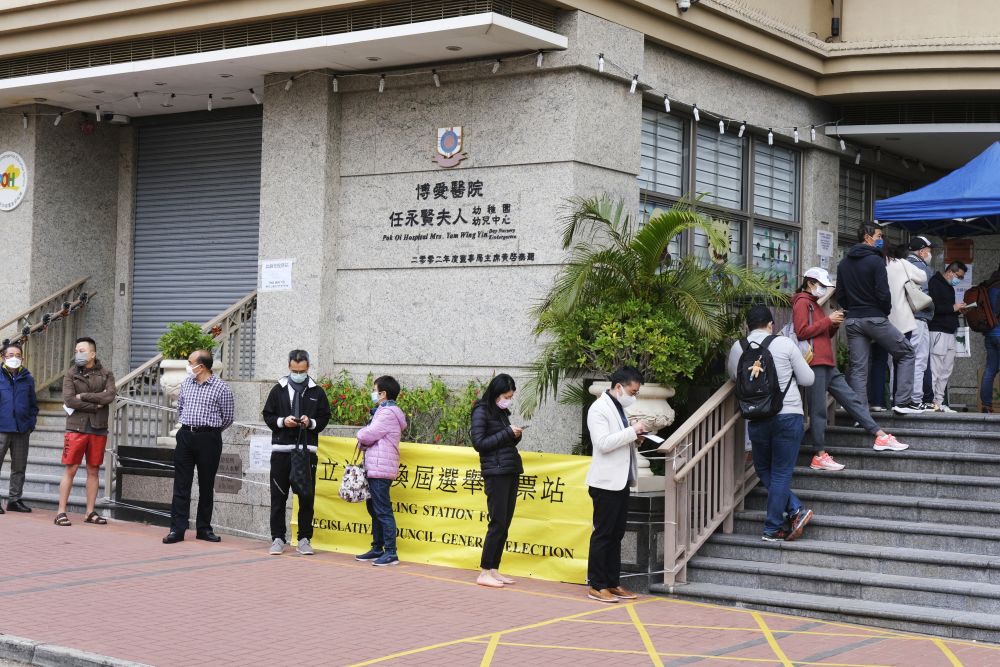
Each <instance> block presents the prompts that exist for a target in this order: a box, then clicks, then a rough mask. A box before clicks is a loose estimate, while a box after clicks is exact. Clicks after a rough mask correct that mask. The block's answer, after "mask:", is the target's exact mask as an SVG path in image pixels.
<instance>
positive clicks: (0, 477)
mask: <svg viewBox="0 0 1000 667" xmlns="http://www.w3.org/2000/svg"><path fill="white" fill-rule="evenodd" d="M61 480H62V474H58V475H52V474H43V475H25V479H24V493H25V495H27V493H28V491H31V492H34V493H40V494H49V495H54V496H56V497H57V498H58V496H59V482H60V481H61ZM100 480H101V481H100V485H99V486H100V488H101V489H102V490H103V489H104V470H103V469H102V470H101V476H100ZM9 484H10V472H9V471H7V470H4V471H3V472H2V473H0V485H2V492H0V495H2V496H4V497H5V498H6V497H7V495H8V493H9V489H8V485H9ZM86 484H87V471H86V470H77V471H76V476H74V477H73V488H72V489H71V490H70V495H82V494H83V493H84V492H85V490H86Z"/></svg>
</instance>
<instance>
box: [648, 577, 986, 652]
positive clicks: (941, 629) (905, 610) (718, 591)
mask: <svg viewBox="0 0 1000 667" xmlns="http://www.w3.org/2000/svg"><path fill="white" fill-rule="evenodd" d="M650 590H651V591H652V592H655V593H666V594H671V595H673V596H675V597H679V598H685V599H691V600H697V601H701V602H711V603H716V604H718V603H722V604H728V605H737V606H741V607H749V608H752V609H759V610H761V611H769V612H775V613H782V614H794V615H796V616H809V617H813V618H823V619H829V620H836V621H839V622H842V623H857V624H859V625H872V626H878V627H885V628H891V629H894V630H902V631H907V632H921V633H926V634H932V635H938V636H944V637H952V638H955V639H968V640H978V641H988V642H1000V615H997V614H984V613H977V612H967V611H956V610H952V609H942V608H938V607H924V606H919V605H909V604H893V603H887V602H875V601H871V600H857V599H851V598H839V597H833V596H829V595H816V594H812V593H789V592H786V591H772V590H765V589H753V588H744V587H742V586H725V585H721V584H706V583H690V584H682V585H678V586H674V587H672V588H671V587H667V586H664V585H663V584H653V585H652V586H650Z"/></svg>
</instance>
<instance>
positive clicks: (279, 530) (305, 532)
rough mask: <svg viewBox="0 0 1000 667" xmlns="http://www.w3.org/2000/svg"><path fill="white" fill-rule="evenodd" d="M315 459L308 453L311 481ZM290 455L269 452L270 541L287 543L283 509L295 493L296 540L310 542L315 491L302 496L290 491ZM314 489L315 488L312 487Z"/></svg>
mask: <svg viewBox="0 0 1000 667" xmlns="http://www.w3.org/2000/svg"><path fill="white" fill-rule="evenodd" d="M316 464H317V458H316V453H315V452H309V467H310V468H312V472H313V479H315V478H316ZM291 475H292V453H291V452H271V539H272V540H273V539H275V538H278V537H280V538H281V539H282V540H283V541H284V542H287V541H288V535H287V533H286V532H285V507H286V506H287V505H288V496H289V495H290V494H291V493H292V491H295V493H296V494H297V495H298V497H299V529H298V539H300V540H311V539H312V536H313V503H314V502H315V500H316V495H315V491H314V492H313V493H311V494H309V495H303V494H301V493H299V492H298V490H297V489H292V488H291V486H292V482H291ZM313 488H314V489H315V487H313Z"/></svg>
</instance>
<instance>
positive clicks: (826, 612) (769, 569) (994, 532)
mask: <svg viewBox="0 0 1000 667" xmlns="http://www.w3.org/2000/svg"><path fill="white" fill-rule="evenodd" d="M875 417H876V421H879V423H880V424H881V425H882V427H883V428H884V429H885V430H887V431H889V432H890V433H893V434H895V435H896V437H897V438H899V440H900V441H901V442H906V443H909V444H910V449H909V450H908V451H905V452H899V453H896V452H876V451H874V450H873V449H872V448H871V446H872V438H871V437H870V436H869V435H868V434H867V433H864V432H863V431H861V430H860V429H856V428H853V427H852V426H851V425H850V420H848V418H847V416H846V415H845V414H843V413H838V418H837V425H836V426H832V427H831V428H830V429H829V431H828V438H827V444H828V450H829V451H830V453H831V455H833V457H834V458H835V459H836V460H837V461H839V462H840V463H843V464H845V465H846V466H847V468H846V469H845V470H843V471H841V472H826V471H815V470H811V469H810V468H809V459H810V458H811V454H807V453H805V452H803V454H802V455H801V457H800V459H799V465H798V467H797V468H796V471H795V477H794V479H793V483H792V486H793V488H794V489H795V491H796V493H797V494H798V495H799V497H800V498H801V499H802V501H803V503H804V504H805V505H806V506H807V507H809V508H811V509H812V510H813V511H814V512H815V513H816V515H815V517H814V519H813V520H812V522H811V523H810V525H809V527H808V528H807V529H806V533H805V535H804V537H803V538H802V539H801V540H799V541H796V542H783V543H766V542H762V541H761V539H760V535H761V529H762V525H763V521H764V509H765V507H766V505H765V503H766V492H765V491H764V490H763V489H762V488H760V487H758V488H757V489H755V490H754V491H752V492H751V494H750V495H749V496H748V497H747V499H746V502H745V509H744V510H742V511H739V512H737V514H736V520H735V529H734V531H733V533H732V534H729V535H726V534H722V533H721V531H720V532H717V533H716V534H715V535H713V536H712V538H711V539H710V540H709V541H708V542H707V543H706V544H705V545H704V547H702V549H701V550H700V551H699V553H698V555H697V556H696V557H695V558H693V559H692V560H691V561H690V563H689V566H688V582H689V583H687V584H684V585H679V586H677V587H676V588H675V589H674V594H675V595H678V596H682V597H688V598H694V599H698V600H703V601H711V602H721V603H724V604H734V605H740V606H746V607H751V608H755V609H762V610H767V611H776V612H783V613H793V614H798V615H805V616H814V617H817V618H826V619H835V620H838V621H846V622H855V623H861V624H866V625H875V626H882V627H888V628H893V629H897V630H907V631H914V632H923V633H929V634H935V635H939V636H945V637H954V638H962V639H975V640H983V641H990V642H995V643H1000V417H997V416H995V415H981V414H945V415H942V414H933V413H927V414H922V415H911V416H906V417H894V416H892V415H888V414H886V413H881V414H877V415H875ZM807 440H808V436H807Z"/></svg>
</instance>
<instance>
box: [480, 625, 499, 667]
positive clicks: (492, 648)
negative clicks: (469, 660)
mask: <svg viewBox="0 0 1000 667" xmlns="http://www.w3.org/2000/svg"><path fill="white" fill-rule="evenodd" d="M498 643H500V633H499V632H498V633H496V634H495V635H493V636H492V637H490V642H489V643H488V644H487V645H486V653H484V654H483V661H482V662H480V663H479V667H490V665H491V664H493V654H494V653H496V652H497V644H498Z"/></svg>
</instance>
